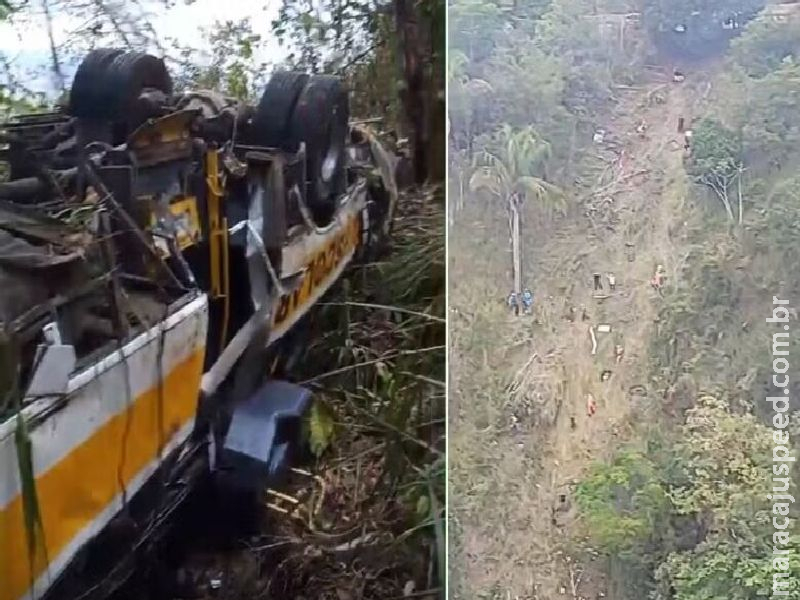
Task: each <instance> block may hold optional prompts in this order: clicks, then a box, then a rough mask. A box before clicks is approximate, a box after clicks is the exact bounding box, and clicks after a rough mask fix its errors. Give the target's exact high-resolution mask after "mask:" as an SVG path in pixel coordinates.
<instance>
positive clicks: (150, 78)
mask: <svg viewBox="0 0 800 600" xmlns="http://www.w3.org/2000/svg"><path fill="white" fill-rule="evenodd" d="M107 84H108V86H109V87H110V89H111V90H112V93H113V98H114V100H113V101H112V103H111V107H110V109H111V111H112V114H111V115H109V117H110V118H112V119H114V120H115V121H116V120H120V118H121V117H127V119H126V120H127V121H128V123H129V125H130V126H131V127H136V126H138V125H140V124H141V123H142V121H143V120H144V118H146V116H145V115H143V114H141V112H142V111H141V110H138V109H139V106H138V105H139V95H140V94H141V93H142V92H143V91H144V90H145V89H148V88H150V89H155V90H158V91H160V92H163V93H164V94H165V95H167V96H169V95H171V94H172V78H171V77H170V76H169V72H168V71H167V66H166V65H165V64H164V61H163V60H161V59H160V58H156V57H155V56H151V55H149V54H144V53H143V52H128V53H126V54H122V55H120V56H117V57H116V58H115V59H114V60H113V61H112V62H111V64H109V65H108V72H107Z"/></svg>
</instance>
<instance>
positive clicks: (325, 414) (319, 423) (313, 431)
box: [308, 400, 335, 458]
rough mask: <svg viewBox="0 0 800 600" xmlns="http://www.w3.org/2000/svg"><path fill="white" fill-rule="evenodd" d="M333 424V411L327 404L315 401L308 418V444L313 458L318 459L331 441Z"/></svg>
mask: <svg viewBox="0 0 800 600" xmlns="http://www.w3.org/2000/svg"><path fill="white" fill-rule="evenodd" d="M334 430H335V424H334V420H333V411H331V409H330V408H329V407H328V405H327V404H325V403H323V402H322V401H320V400H316V401H315V402H314V403H313V404H312V405H311V411H310V413H309V417H308V444H309V446H310V448H311V451H312V452H313V453H314V456H316V457H317V458H319V457H320V456H322V453H323V452H325V450H327V449H328V446H330V444H331V442H332V441H333V435H334Z"/></svg>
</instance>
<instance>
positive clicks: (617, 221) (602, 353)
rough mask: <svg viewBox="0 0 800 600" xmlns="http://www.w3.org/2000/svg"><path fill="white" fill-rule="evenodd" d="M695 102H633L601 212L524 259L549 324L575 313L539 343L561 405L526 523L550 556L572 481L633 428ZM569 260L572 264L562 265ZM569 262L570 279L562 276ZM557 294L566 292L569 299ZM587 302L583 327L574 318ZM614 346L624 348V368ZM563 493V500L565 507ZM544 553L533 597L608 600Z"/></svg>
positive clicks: (567, 521)
mask: <svg viewBox="0 0 800 600" xmlns="http://www.w3.org/2000/svg"><path fill="white" fill-rule="evenodd" d="M656 91H658V93H661V94H663V98H664V103H663V104H662V103H656V102H652V99H653V98H654V96H655V94H654V92H656ZM692 95H693V94H692V91H691V82H686V83H684V84H683V85H670V86H650V87H648V88H647V89H646V90H644V91H637V92H633V93H630V95H629V97H627V98H625V99H624V100H623V101H622V102H621V104H620V106H619V107H618V109H617V110H616V111H615V116H614V117H613V119H612V120H611V122H610V123H609V124H608V125H607V127H606V129H607V131H608V134H607V137H609V136H611V137H612V138H614V139H615V141H617V143H618V144H619V146H620V147H621V152H620V153H619V154H620V156H621V158H620V159H619V160H618V161H617V162H616V164H614V165H613V167H612V168H611V169H610V173H611V175H610V178H611V179H612V180H613V181H617V182H618V183H616V184H611V185H609V184H604V183H600V184H599V185H597V186H595V188H594V189H593V191H592V196H593V198H592V200H591V201H590V202H591V203H592V204H594V205H595V206H597V205H599V206H601V207H605V208H604V209H600V210H598V211H595V212H594V213H590V214H589V215H587V217H586V219H584V220H582V222H578V223H575V224H573V225H572V226H570V227H569V229H568V230H566V231H563V232H561V235H559V236H558V239H557V241H556V242H555V243H554V244H552V245H547V246H545V247H543V248H534V249H533V250H532V252H531V253H530V255H529V256H528V259H529V262H528V264H529V265H536V271H537V277H536V280H537V289H538V291H539V297H540V298H546V299H547V300H545V301H544V302H549V303H551V306H550V307H548V306H547V305H545V306H544V307H539V308H540V310H544V311H546V312H548V308H549V309H550V310H549V313H550V315H551V317H552V316H553V315H555V316H557V315H558V312H559V307H560V306H561V304H560V303H561V302H565V305H564V307H563V309H561V311H562V314H563V311H564V310H566V308H567V306H568V305H570V304H571V305H572V306H575V307H577V308H578V315H577V319H576V320H575V322H574V323H570V322H569V321H567V320H566V319H564V318H556V319H555V320H552V319H548V320H549V321H550V322H549V324H550V325H551V329H550V331H549V332H548V334H546V335H543V336H537V339H536V341H535V343H534V345H535V346H536V347H541V348H543V347H546V348H551V349H552V348H555V355H557V356H558V357H559V358H560V361H559V362H560V363H561V372H562V374H563V379H562V382H561V389H562V390H563V395H562V397H561V406H560V409H559V410H558V412H557V418H556V419H555V422H554V424H553V427H552V429H551V431H550V433H549V436H548V437H549V441H548V442H547V443H546V444H545V445H544V447H540V449H539V451H540V452H541V453H542V462H541V465H542V472H541V473H540V481H541V482H542V485H541V487H539V488H537V493H536V494H535V498H534V503H535V506H536V510H535V515H536V517H535V518H534V523H533V525H534V528H535V530H536V532H537V534H536V535H541V536H544V538H545V539H548V540H549V541H548V542H546V543H545V544H544V546H545V547H546V548H559V547H560V546H562V542H563V541H564V540H566V539H569V538H570V537H571V534H573V533H576V531H575V527H576V526H577V524H576V523H575V522H574V507H572V506H571V500H570V495H569V493H570V491H571V487H572V484H573V483H575V482H577V481H579V480H580V478H581V477H582V476H583V475H585V474H586V472H587V469H588V467H589V466H590V465H591V464H592V463H593V462H594V461H596V460H599V459H602V458H605V457H608V456H609V455H610V454H611V453H612V452H613V451H614V450H615V449H616V448H618V447H619V446H620V445H621V444H622V443H623V442H624V440H625V439H626V437H627V427H628V424H629V423H631V422H632V420H634V419H635V418H636V415H635V414H634V413H633V411H632V406H633V402H632V398H631V393H630V390H631V389H632V388H633V389H636V386H643V387H644V388H645V389H646V387H647V383H648V382H647V379H646V378H647V371H646V369H647V350H648V344H649V343H650V339H651V335H652V333H653V332H654V331H655V329H654V328H655V327H657V322H656V316H657V312H658V307H659V304H660V302H661V298H660V297H659V295H658V293H657V292H656V291H655V290H653V289H652V288H651V286H650V285H649V280H650V278H651V277H652V276H653V274H654V271H655V268H656V265H658V264H663V265H664V267H665V268H666V271H667V277H668V280H667V281H668V282H669V280H670V278H672V277H674V274H675V273H676V272H679V270H680V269H679V263H680V262H681V260H685V256H683V255H682V253H681V244H680V235H681V234H680V226H679V224H680V215H681V210H680V209H681V206H680V204H681V202H682V201H683V198H682V195H681V194H680V193H676V190H679V189H680V187H679V186H680V182H681V181H682V178H683V167H682V156H683V148H682V143H683V136H682V135H681V134H679V133H678V131H677V123H678V117H679V116H682V115H683V116H685V117H687V123H688V121H689V120H688V117H689V116H690V108H691V107H690V105H689V104H690V98H691V97H692ZM642 121H644V123H646V125H647V129H646V131H645V132H644V134H641V133H640V132H637V127H638V125H639V123H641V122H642ZM606 179H609V177H608V176H607V177H606ZM598 192H599V193H598ZM608 199H611V201H610V202H609V200H608ZM601 210H604V211H605V215H607V216H608V215H613V217H612V218H611V221H612V223H613V224H612V225H610V226H603V225H592V224H591V220H592V218H593V217H595V221H596V216H597V215H598V214H600V218H602V213H600V211H601ZM587 222H588V223H589V227H588V229H587ZM676 225H677V227H676ZM675 229H677V231H678V233H677V234H676V233H675ZM567 257H569V258H570V260H568V261H565V260H564V259H565V258H567ZM531 259H532V260H531ZM631 259H632V260H631ZM565 263H566V264H567V265H571V268H572V269H573V270H574V271H573V272H569V271H568V270H566V269H565ZM594 272H598V273H602V274H603V287H604V290H603V292H602V294H607V295H608V296H609V297H608V298H607V299H602V300H598V299H595V298H593V297H592V294H593V288H592V274H593V273H594ZM608 272H611V273H614V275H615V276H616V290H615V291H611V290H609V286H608V281H607V279H606V273H608ZM564 289H566V290H568V292H571V295H568V296H567V297H565V296H564V293H563V292H562V290H564ZM550 297H552V298H553V300H549V298H550ZM554 303H555V304H556V306H555V310H553V307H552V304H554ZM582 305H583V306H585V307H586V309H587V311H588V315H589V320H588V321H583V320H582V319H581V308H580V307H581V306H582ZM600 323H605V324H609V325H610V326H611V333H605V334H604V333H596V337H597V352H596V355H592V353H591V346H592V343H591V337H590V334H589V331H588V330H589V327H590V326H594V327H595V328H596V327H597V325H598V324H600ZM616 344H620V345H621V346H622V347H623V348H624V358H623V359H622V361H621V362H620V363H619V364H617V361H616V359H615V354H614V347H615V345H616ZM551 352H552V350H551ZM605 369H608V370H610V371H612V376H611V379H610V380H608V381H606V382H602V381H601V377H600V375H601V373H602V371H603V370H605ZM587 394H591V395H592V396H593V397H594V399H595V400H596V402H597V412H596V414H595V415H594V416H589V415H588V414H587ZM561 494H564V495H565V496H566V500H565V502H564V503H563V504H562V502H561V500H562V498H561V497H560V495H561ZM548 554H549V556H540V557H538V559H545V561H546V562H545V564H549V565H550V566H549V568H545V569H542V567H541V566H539V568H538V569H537V571H538V572H539V574H540V576H539V577H538V578H537V579H538V581H537V584H538V585H537V586H536V587H537V588H538V589H536V590H535V592H534V593H535V595H534V596H533V597H534V598H537V599H540V600H550V599H551V598H557V597H561V598H563V595H562V590H566V593H567V594H569V595H575V597H576V598H596V597H597V598H599V597H604V596H601V595H600V593H603V594H605V597H609V596H608V589H607V583H606V582H604V581H603V578H602V575H601V574H600V573H599V572H595V573H593V571H595V569H592V567H591V565H579V566H573V565H571V564H570V563H568V562H567V560H566V557H565V556H564V555H561V553H560V552H558V551H554V552H550V553H548ZM540 564H541V563H540ZM579 573H582V574H583V575H582V577H581V576H579ZM573 590H574V592H573Z"/></svg>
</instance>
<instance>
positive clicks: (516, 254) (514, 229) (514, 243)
mask: <svg viewBox="0 0 800 600" xmlns="http://www.w3.org/2000/svg"><path fill="white" fill-rule="evenodd" d="M508 208H509V210H510V211H511V223H510V224H511V255H512V257H513V261H514V265H513V268H514V292H515V293H516V294H517V298H521V296H522V265H521V259H520V248H519V204H518V200H517V198H516V196H514V195H512V196H510V198H509V202H508Z"/></svg>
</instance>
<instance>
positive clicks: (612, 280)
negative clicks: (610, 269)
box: [606, 273, 617, 292]
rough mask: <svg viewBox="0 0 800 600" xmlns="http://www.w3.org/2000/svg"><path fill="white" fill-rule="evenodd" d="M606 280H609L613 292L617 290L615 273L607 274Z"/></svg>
mask: <svg viewBox="0 0 800 600" xmlns="http://www.w3.org/2000/svg"><path fill="white" fill-rule="evenodd" d="M606 278H607V279H608V287H609V288H610V289H611V291H612V292H613V291H614V290H615V289H617V278H616V277H614V274H613V273H606Z"/></svg>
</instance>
